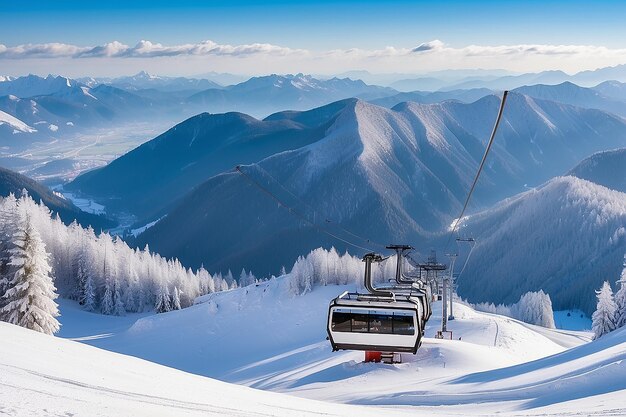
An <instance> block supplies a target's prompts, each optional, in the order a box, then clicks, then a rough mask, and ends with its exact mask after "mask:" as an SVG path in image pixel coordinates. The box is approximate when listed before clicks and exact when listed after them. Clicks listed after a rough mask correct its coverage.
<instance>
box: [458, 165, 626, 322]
mask: <svg viewBox="0 0 626 417" xmlns="http://www.w3.org/2000/svg"><path fill="white" fill-rule="evenodd" d="M594 159H595V158H594ZM465 224H466V225H465V231H464V232H463V233H467V234H468V235H470V236H473V237H475V238H476V240H477V244H476V247H475V249H474V251H473V254H472V256H471V258H470V260H469V263H468V265H467V268H466V270H465V272H464V273H463V275H462V276H461V277H460V281H459V287H458V293H459V295H460V296H461V297H464V298H467V299H469V300H470V301H473V302H480V301H489V302H495V303H507V304H509V303H512V302H515V300H517V299H518V298H519V297H520V295H521V294H523V293H525V292H527V291H530V290H533V291H535V290H538V289H540V288H541V289H543V290H544V291H545V292H547V293H549V294H550V297H551V298H552V302H553V305H554V307H555V310H563V309H568V308H582V309H583V310H584V311H585V312H586V313H588V314H590V313H591V312H592V311H593V310H594V309H595V302H596V297H595V295H596V294H595V292H594V290H595V289H597V288H599V287H600V286H601V284H602V282H603V281H604V280H611V281H615V280H617V279H618V278H619V275H620V272H621V269H622V260H623V257H624V253H625V252H626V227H625V226H626V194H624V193H622V192H618V191H614V190H610V189H608V188H605V187H603V186H601V185H597V184H594V183H591V182H588V181H585V180H581V179H578V178H575V177H570V176H568V177H557V178H555V179H553V180H551V181H549V182H547V183H546V184H544V185H542V186H541V187H538V188H536V189H532V190H530V191H527V192H525V193H523V194H520V195H517V196H515V197H513V198H510V199H508V200H505V201H503V202H502V203H500V204H499V205H497V206H496V207H494V208H492V209H489V210H486V211H484V212H481V213H479V214H476V215H473V216H470V217H469V219H467V221H466V222H465Z"/></svg>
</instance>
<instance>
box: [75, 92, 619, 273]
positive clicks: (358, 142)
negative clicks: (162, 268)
mask: <svg viewBox="0 0 626 417" xmlns="http://www.w3.org/2000/svg"><path fill="white" fill-rule="evenodd" d="M344 104H345V105H344V108H343V109H342V110H341V111H340V112H338V114H339V115H338V116H337V117H336V118H334V119H333V121H332V125H331V126H329V127H328V128H326V129H325V130H324V131H323V133H322V135H321V136H320V137H319V139H318V140H316V141H314V142H313V143H311V144H309V145H307V146H304V147H302V148H300V149H296V150H293V151H291V152H283V153H279V154H276V155H273V156H271V157H269V158H267V159H265V160H263V161H261V162H260V163H258V164H256V165H251V166H249V167H245V168H244V170H246V171H247V172H248V173H249V175H250V176H251V177H252V178H254V179H255V180H256V181H258V182H260V183H261V184H263V186H265V187H266V188H268V189H269V190H271V192H273V193H275V194H276V195H278V196H279V197H280V198H281V199H282V201H286V202H287V204H288V205H291V206H294V207H296V208H297V210H298V211H299V213H304V214H306V215H307V217H310V219H309V220H310V221H312V222H316V221H319V222H321V221H323V220H325V219H326V218H328V219H331V220H333V222H334V223H339V224H341V225H342V226H343V227H344V228H346V229H348V230H349V231H350V232H351V233H356V234H358V235H360V236H365V237H367V238H369V239H370V240H373V241H376V242H379V243H381V244H389V243H391V242H399V241H407V242H410V243H412V244H414V245H415V246H417V247H420V248H421V247H422V246H427V245H429V243H425V240H424V238H425V235H426V234H427V233H429V232H434V231H439V230H440V229H441V228H442V227H446V226H447V225H448V224H449V222H450V220H451V218H452V216H453V215H454V214H455V213H457V212H458V211H459V210H460V206H461V204H462V201H463V199H464V198H465V196H466V193H467V190H468V189H469V186H470V182H471V179H472V178H473V176H474V174H475V171H476V168H477V166H478V163H479V161H480V158H481V156H482V153H483V150H484V145H485V141H486V139H487V138H488V137H489V134H490V131H491V129H492V126H493V121H494V119H495V116H496V114H497V109H498V104H499V100H498V98H497V97H495V96H489V97H485V98H483V99H481V100H479V101H477V102H474V103H471V104H463V103H456V102H444V103H441V104H433V105H420V104H416V103H404V104H400V105H398V106H396V107H394V108H393V109H391V110H390V109H385V108H382V107H378V106H375V105H372V104H370V103H367V102H364V101H361V100H357V101H347V102H344ZM318 110H319V109H318ZM298 114H299V113H297V112H295V113H294V112H285V113H279V114H277V115H273V116H271V117H270V118H268V119H267V120H272V121H273V122H278V121H280V120H283V121H284V120H285V119H287V118H288V120H290V121H297V120H298V119H297V118H298V117H303V116H304V114H300V116H297V115H298ZM188 140H190V139H188ZM177 143H179V144H180V145H179V146H181V145H183V144H186V143H188V142H187V141H185V140H181V141H179V142H177ZM620 143H626V123H625V122H624V121H623V120H622V119H620V118H618V117H616V116H612V115H609V114H607V113H604V112H601V111H598V110H590V109H582V108H576V107H572V106H567V105H564V104H558V103H553V102H547V101H541V100H535V99H532V98H530V97H527V96H522V95H519V94H511V95H510V96H509V100H508V104H507V108H506V110H505V112H504V119H503V123H502V125H501V130H500V131H499V133H498V138H497V140H496V142H495V144H494V148H493V152H492V153H491V155H490V159H489V163H488V164H487V166H486V169H485V171H484V172H483V176H482V177H481V182H480V185H479V187H477V189H476V192H475V195H474V200H473V204H474V206H473V207H480V206H483V207H484V206H485V205H487V204H490V203H493V202H495V201H497V199H499V198H503V197H506V196H510V195H512V194H514V193H516V192H520V191H522V190H523V189H524V186H525V184H540V183H542V182H544V181H546V180H547V179H549V178H551V177H553V176H554V175H559V174H561V173H562V172H564V171H565V170H567V169H569V168H570V167H571V166H573V165H574V164H576V163H578V162H579V161H580V160H581V159H582V158H584V157H585V156H587V155H589V154H590V153H592V152H594V151H596V150H598V149H599V148H604V149H607V148H612V147H615V146H616V144H620ZM185 146H186V145H185ZM617 146H620V145H617ZM144 148H145V150H147V149H149V144H146V146H144ZM124 159H125V157H122V158H120V160H119V162H120V163H121V161H122V160H124ZM114 164H115V162H114V163H113V164H111V168H113V166H114ZM133 169H135V170H137V171H140V170H141V169H142V167H141V166H137V165H136V166H133ZM129 172H132V171H129ZM130 175H131V174H129V175H126V176H125V178H127V177H130ZM78 181H80V177H79V179H78V180H77V182H78ZM283 187H284V188H283ZM286 190H289V191H286ZM294 194H295V195H296V196H297V197H296V198H294ZM303 201H304V203H303ZM224 219H229V220H228V221H224ZM324 225H325V227H326V224H324ZM332 232H333V233H335V234H340V235H341V237H342V238H344V239H347V240H350V241H353V240H355V238H354V236H350V235H347V234H345V232H343V231H341V230H336V229H333V230H332ZM207 236H211V237H212V239H210V240H207ZM146 243H148V244H149V245H150V247H153V248H155V249H156V250H157V251H158V252H159V253H163V254H166V255H167V256H176V257H179V258H180V259H181V260H183V261H184V263H185V264H187V265H192V266H200V265H201V264H202V263H204V265H206V266H209V267H210V268H211V269H212V270H220V269H221V270H223V271H226V270H227V269H228V268H232V269H233V270H240V269H241V268H242V267H246V268H248V269H250V268H252V269H253V270H254V271H256V272H257V273H262V274H268V275H269V274H270V273H276V272H277V271H278V270H279V268H280V266H281V265H290V264H291V263H293V261H294V260H295V259H296V257H297V256H298V255H300V254H302V253H307V252H308V251H310V250H311V249H314V248H316V247H319V246H322V245H326V246H327V247H330V246H331V245H336V247H338V248H339V249H340V250H342V251H343V250H344V249H348V248H349V249H351V250H355V248H354V247H348V246H347V245H345V244H344V243H342V242H341V241H338V240H335V239H331V238H330V237H328V236H327V235H323V234H321V233H319V232H318V231H317V230H316V229H315V228H312V227H310V225H307V224H306V223H305V222H303V221H301V220H300V219H298V218H297V217H296V216H290V215H289V214H288V212H287V211H285V210H283V209H281V208H280V207H278V206H277V205H276V202H275V201H274V200H273V199H272V198H271V197H268V195H267V193H265V192H263V191H261V190H259V189H258V188H257V187H256V186H255V185H253V184H252V183H251V181H250V180H249V178H247V177H244V176H242V175H241V174H238V173H233V172H231V173H225V174H222V175H218V176H215V177H213V178H211V179H209V180H208V181H206V182H205V183H203V184H201V185H199V186H198V187H197V188H196V189H194V190H193V191H192V192H191V193H189V194H188V195H187V196H186V197H185V198H183V199H182V200H181V201H180V202H179V203H178V205H177V206H176V207H175V208H174V209H173V210H172V211H171V212H170V213H169V215H168V216H167V217H166V218H165V219H163V220H162V221H160V222H159V223H157V224H156V225H155V226H154V227H152V228H150V229H148V230H147V231H146V232H145V233H144V234H142V235H141V236H139V244H140V245H141V246H143V245H145V244H146ZM355 243H356V244H358V245H360V246H362V247H366V248H370V249H375V250H380V247H374V248H373V247H372V245H371V244H369V243H368V242H366V241H364V240H362V239H357V240H356V242H355ZM276 248H281V250H280V251H278V250H276ZM356 250H357V251H359V250H361V249H360V248H356ZM355 253H356V252H355Z"/></svg>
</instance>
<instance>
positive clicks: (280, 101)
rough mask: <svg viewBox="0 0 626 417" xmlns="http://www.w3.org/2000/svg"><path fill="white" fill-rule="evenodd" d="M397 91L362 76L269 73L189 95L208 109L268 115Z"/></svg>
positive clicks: (386, 94)
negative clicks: (320, 77) (364, 80)
mask: <svg viewBox="0 0 626 417" xmlns="http://www.w3.org/2000/svg"><path fill="white" fill-rule="evenodd" d="M394 94H397V91H396V90H393V89H391V88H387V87H379V86H373V85H367V84H365V83H364V82H363V81H361V80H351V79H349V78H343V79H340V78H331V79H328V80H319V79H316V78H313V77H312V76H310V75H304V74H296V75H276V74H272V75H268V76H263V77H253V78H250V79H249V80H248V81H245V82H242V83H239V84H236V85H232V86H229V87H226V88H223V89H209V90H206V91H203V92H200V93H198V94H195V95H193V96H191V97H190V98H189V102H190V103H191V104H195V105H197V106H199V107H198V108H199V109H202V110H203V111H208V112H212V113H215V112H225V111H238V112H242V113H248V114H251V115H253V116H255V117H265V116H266V115H268V114H271V113H274V112H277V111H281V110H308V109H312V108H314V107H319V106H322V105H325V104H327V103H331V102H334V101H337V100H342V99H346V98H352V97H358V98H363V99H366V100H368V99H376V98H380V97H385V96H390V95H394Z"/></svg>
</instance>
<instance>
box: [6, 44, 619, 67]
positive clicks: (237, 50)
mask: <svg viewBox="0 0 626 417" xmlns="http://www.w3.org/2000/svg"><path fill="white" fill-rule="evenodd" d="M55 58H56V59H55ZM124 58H133V59H124ZM0 60H3V61H4V63H3V67H4V71H5V72H8V71H12V72H13V73H14V74H21V73H24V72H32V71H36V70H38V69H39V71H41V72H43V73H48V72H57V73H68V72H70V73H79V74H82V75H84V74H89V75H94V73H103V72H105V73H108V72H114V71H118V72H119V73H128V72H131V71H136V70H143V69H148V70H151V71H156V72H162V71H168V72H169V73H173V74H197V73H198V72H201V71H202V69H204V68H206V66H207V65H210V66H211V68H212V69H213V70H215V71H225V72H236V73H241V72H242V68H245V70H243V71H246V72H248V71H254V73H255V74H262V73H271V72H279V73H286V72H294V73H295V72H310V73H318V74H321V73H327V74H332V73H338V72H342V71H349V70H353V69H366V70H369V71H370V72H379V73H380V72H404V73H409V72H414V73H425V72H429V71H437V70H444V69H464V68H465V69H467V68H483V69H504V70H509V71H513V72H529V71H533V72H534V71H542V70H546V69H560V70H563V71H567V72H577V71H580V70H586V69H595V68H599V67H603V66H613V65H618V64H623V63H626V48H621V49H620V48H607V47H605V46H595V45H546V44H518V45H465V46H451V45H448V44H446V43H444V42H442V41H440V40H438V39H435V40H431V41H427V42H421V43H420V42H416V43H415V44H413V46H409V47H399V46H386V47H384V48H379V49H376V48H362V47H361V48H356V47H355V48H345V49H334V50H325V51H324V50H318V51H312V50H305V49H294V48H290V47H285V46H279V45H273V44H268V43H250V44H240V45H231V44H219V43H216V42H214V41H211V40H206V41H202V42H198V43H186V44H179V45H164V44H161V43H157V42H151V41H149V40H142V41H140V42H138V43H137V44H136V45H134V46H130V45H126V44H123V43H121V42H118V41H114V42H110V43H106V44H103V45H98V46H77V45H70V44H62V43H45V44H24V45H17V46H6V45H2V44H0ZM77 60H81V64H80V65H78V64H77V63H76V61H77ZM115 61H117V62H116V63H115V64H114V62H115ZM122 61H123V63H122ZM244 61H245V64H242V63H243V62H244Z"/></svg>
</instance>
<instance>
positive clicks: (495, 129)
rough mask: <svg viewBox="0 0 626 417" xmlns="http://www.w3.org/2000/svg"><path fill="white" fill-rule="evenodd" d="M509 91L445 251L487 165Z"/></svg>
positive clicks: (503, 100) (505, 92)
mask: <svg viewBox="0 0 626 417" xmlns="http://www.w3.org/2000/svg"><path fill="white" fill-rule="evenodd" d="M508 94H509V92H508V91H507V90H505V91H504V93H503V94H502V101H501V102H500V109H499V110H498V117H497V118H496V123H495V124H494V126H493V130H492V131H491V136H490V137H489V142H488V143H487V148H486V149H485V153H484V155H483V159H482V160H481V161H480V165H479V166H478V171H476V176H475V177H474V181H473V182H472V186H471V187H470V190H469V193H468V194H467V198H466V199H465V203H464V204H463V209H462V210H461V214H460V215H459V217H457V218H456V220H455V221H454V226H453V227H452V230H451V231H450V236H449V237H448V241H447V242H446V246H445V249H444V252H446V251H447V250H448V247H449V246H450V241H451V240H452V236H454V232H455V231H456V229H457V228H458V226H459V223H460V222H461V220H462V219H463V215H464V214H465V210H466V209H467V205H468V204H469V201H470V198H471V197H472V194H473V193H474V188H476V184H477V183H478V178H479V177H480V173H481V172H482V170H483V167H484V165H485V161H486V160H487V155H489V151H490V150H491V146H492V145H493V140H494V139H495V137H496V132H497V131H498V125H500V120H501V119H502V112H503V111H504V105H505V103H506V98H507V96H508Z"/></svg>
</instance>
